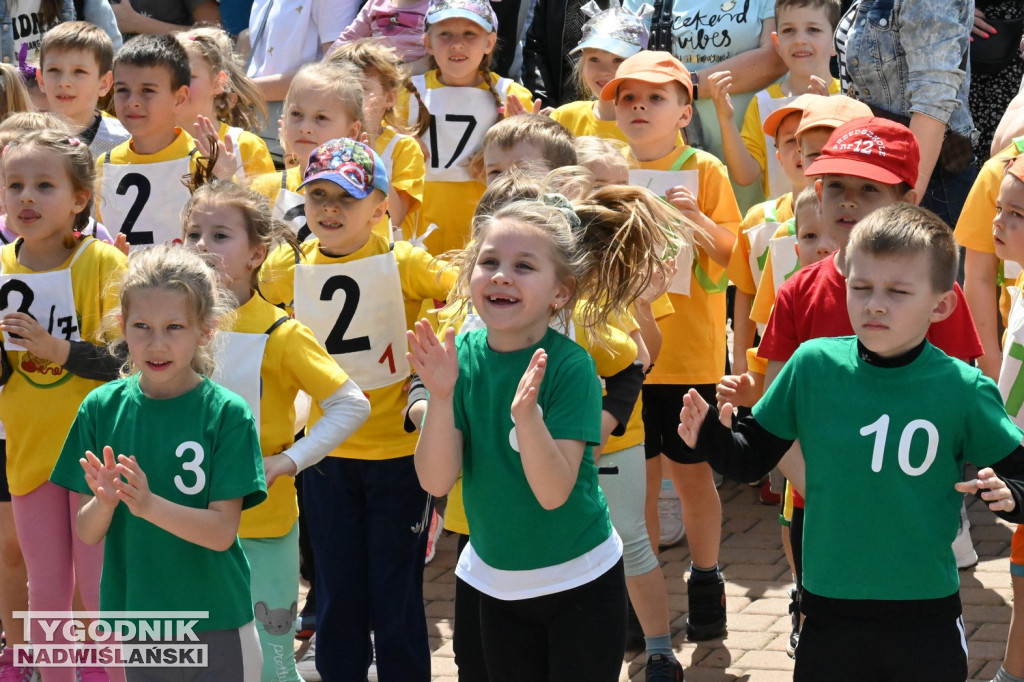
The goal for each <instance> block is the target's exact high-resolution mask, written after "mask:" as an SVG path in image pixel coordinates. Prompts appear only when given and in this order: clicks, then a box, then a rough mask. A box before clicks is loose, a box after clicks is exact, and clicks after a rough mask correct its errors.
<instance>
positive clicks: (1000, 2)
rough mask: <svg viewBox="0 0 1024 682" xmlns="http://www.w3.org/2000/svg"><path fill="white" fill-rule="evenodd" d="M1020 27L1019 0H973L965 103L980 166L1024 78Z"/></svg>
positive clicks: (1023, 20) (1023, 16)
mask: <svg viewBox="0 0 1024 682" xmlns="http://www.w3.org/2000/svg"><path fill="white" fill-rule="evenodd" d="M1022 28H1024V3H1022V2H1020V0H975V8H974V27H973V29H972V30H971V89H970V91H969V92H968V102H970V108H971V118H972V119H973V120H974V125H975V126H976V127H977V128H978V133H979V137H978V141H977V143H976V144H975V145H974V152H975V155H976V156H977V158H978V163H979V164H980V163H981V162H983V161H985V160H986V159H987V158H988V157H989V151H990V148H991V147H992V146H993V145H992V138H993V135H994V134H995V131H996V126H998V125H999V120H1000V119H1001V118H1002V116H1003V113H1004V112H1005V111H1006V110H1007V108H1008V107H1009V106H1010V101H1011V100H1012V99H1013V97H1014V95H1016V94H1017V89H1018V88H1019V86H1020V82H1021V78H1022V77H1024V59H1021V56H1020V38H1021V29H1022Z"/></svg>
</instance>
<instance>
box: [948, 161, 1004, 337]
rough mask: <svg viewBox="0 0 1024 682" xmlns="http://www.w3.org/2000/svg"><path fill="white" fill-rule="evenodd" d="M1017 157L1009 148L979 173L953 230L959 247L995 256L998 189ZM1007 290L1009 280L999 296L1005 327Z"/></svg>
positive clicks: (988, 162)
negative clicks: (1007, 169)
mask: <svg viewBox="0 0 1024 682" xmlns="http://www.w3.org/2000/svg"><path fill="white" fill-rule="evenodd" d="M1019 154H1020V151H1018V149H1017V147H1016V145H1014V144H1010V145H1009V146H1008V147H1006V148H1005V149H1002V150H1000V151H999V153H998V154H996V155H995V156H993V157H992V158H991V159H989V160H988V161H986V162H985V165H984V166H982V167H981V170H980V171H978V177H977V179H975V181H974V185H973V186H972V187H971V191H970V192H969V193H968V194H967V199H966V200H964V207H963V209H962V210H961V211H960V219H959V220H958V221H957V223H956V229H954V230H953V237H955V238H956V241H957V243H958V244H959V245H960V246H962V247H964V248H966V249H971V250H973V251H978V252H980V253H995V252H996V247H995V242H993V241H992V221H994V220H995V219H996V200H997V199H998V198H999V185H1000V184H1001V183H1002V182H1003V176H1004V175H1005V174H1006V173H1005V171H1006V163H1007V161H1008V160H1009V159H1013V158H1015V157H1017V156H1018V155H1019ZM1000 264H1001V263H1000ZM992 284H993V285H995V284H996V283H995V282H993V283H992ZM1010 286H1013V281H1012V278H1007V279H1006V280H1004V281H1003V285H1002V287H1001V291H1000V293H999V313H1000V315H1001V317H1002V321H1003V326H1004V327H1005V326H1006V322H1007V319H1008V317H1009V314H1010V295H1009V293H1008V292H1007V290H1006V289H1007V287H1010Z"/></svg>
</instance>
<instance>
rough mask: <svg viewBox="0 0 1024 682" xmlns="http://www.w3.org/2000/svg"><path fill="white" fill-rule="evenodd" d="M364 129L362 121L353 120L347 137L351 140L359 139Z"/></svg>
mask: <svg viewBox="0 0 1024 682" xmlns="http://www.w3.org/2000/svg"><path fill="white" fill-rule="evenodd" d="M362 131H363V124H362V122H361V121H353V122H352V127H351V128H349V129H348V135H347V137H348V138H349V139H351V140H358V139H359V133H361V132H362Z"/></svg>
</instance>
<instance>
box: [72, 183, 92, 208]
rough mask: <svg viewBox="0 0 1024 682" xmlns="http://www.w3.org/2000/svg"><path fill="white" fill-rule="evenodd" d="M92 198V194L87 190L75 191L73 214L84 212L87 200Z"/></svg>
mask: <svg viewBox="0 0 1024 682" xmlns="http://www.w3.org/2000/svg"><path fill="white" fill-rule="evenodd" d="M91 198H92V192H90V191H89V190H87V189H80V190H76V191H75V213H76V214H77V213H81V212H82V211H84V210H85V207H86V206H87V205H88V204H89V199H91Z"/></svg>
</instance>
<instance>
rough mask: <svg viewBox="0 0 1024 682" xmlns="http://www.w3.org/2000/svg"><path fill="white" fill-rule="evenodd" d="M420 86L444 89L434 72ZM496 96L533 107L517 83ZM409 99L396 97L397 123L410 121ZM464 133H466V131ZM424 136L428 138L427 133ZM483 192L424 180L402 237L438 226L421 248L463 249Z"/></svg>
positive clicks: (469, 184)
mask: <svg viewBox="0 0 1024 682" xmlns="http://www.w3.org/2000/svg"><path fill="white" fill-rule="evenodd" d="M500 80H501V79H500V77H499V76H498V75H497V74H494V73H492V74H491V83H492V87H497V86H498V84H499V81H500ZM424 83H425V87H426V88H427V89H428V90H435V89H438V88H444V87H446V86H445V85H444V84H442V83H441V81H439V80H438V70H437V69H433V70H431V71H428V72H427V73H426V74H424ZM476 87H477V88H478V89H480V90H488V89H489V88H488V86H487V84H486V83H481V84H480V85H478V86H476ZM499 95H501V96H505V97H507V96H514V97H518V98H519V100H520V101H521V102H522V103H523V106H525V107H526V109H527V111H529V110H530V108H531V107H532V106H533V95H531V94H530V91H529V90H527V89H526V88H524V87H523V86H522V85H519V84H518V83H514V82H512V83H509V85H508V90H507V91H506V93H500V92H499ZM410 97H411V95H410V94H409V93H408V91H406V90H402V91H401V92H400V93H399V98H398V103H397V104H396V106H395V112H396V115H397V116H398V118H399V120H409V119H410V110H409V107H410V103H409V100H410ZM497 109H498V107H497V105H496V104H495V107H494V119H493V120H492V121H489V122H483V123H480V122H477V126H482V129H476V127H475V129H476V132H477V133H479V134H482V133H484V132H486V130H487V129H489V128H490V127H491V126H492V125H494V123H496V122H497V121H498V111H497ZM461 113H462V112H458V111H451V112H447V111H431V112H430V114H431V116H433V117H446V116H448V115H460V114H461ZM413 115H415V114H413ZM466 129H467V130H469V128H468V127H467V128H466ZM427 135H429V132H428V133H427ZM478 151H480V150H479V149H469V148H466V149H463V150H462V152H461V153H460V160H458V161H455V163H463V162H464V161H466V160H468V159H469V158H470V157H471V155H473V154H475V153H476V152H478ZM450 162H452V160H451V159H430V160H429V161H428V162H427V163H429V164H430V166H431V168H437V167H439V166H443V165H445V164H448V163H450ZM484 189H485V187H484V185H483V183H482V182H478V181H476V180H469V181H465V182H444V181H435V180H430V179H427V180H426V182H425V183H424V187H423V204H422V206H421V207H420V210H419V214H418V217H417V225H416V231H415V235H412V234H409V233H406V234H405V236H406V238H410V237H412V236H422V235H424V234H426V232H427V230H428V229H429V228H430V225H432V224H433V225H438V229H437V230H436V231H434V232H433V233H432V234H431V235H430V236H429V237H427V238H426V240H425V241H424V246H425V247H426V249H427V250H428V251H430V253H432V254H435V255H441V254H443V253H444V252H446V251H450V250H453V249H461V248H463V247H464V246H465V245H466V242H467V241H468V240H469V232H470V224H471V223H472V220H473V212H474V211H475V210H476V205H477V204H478V203H479V202H480V197H481V196H483V193H484Z"/></svg>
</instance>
